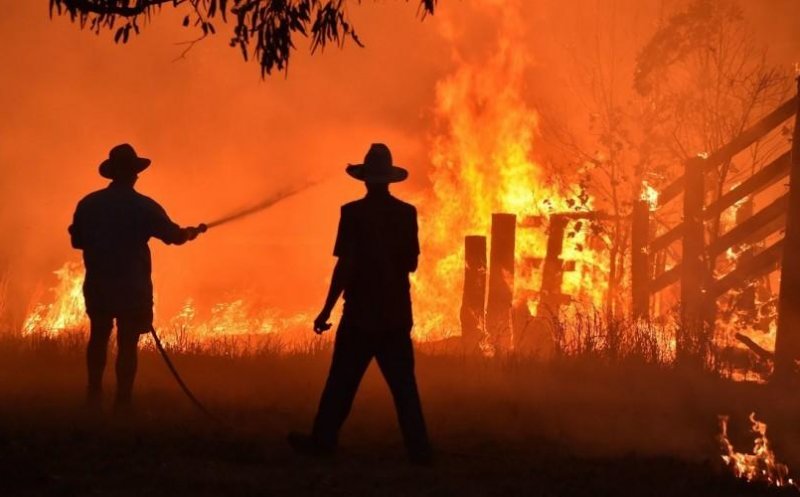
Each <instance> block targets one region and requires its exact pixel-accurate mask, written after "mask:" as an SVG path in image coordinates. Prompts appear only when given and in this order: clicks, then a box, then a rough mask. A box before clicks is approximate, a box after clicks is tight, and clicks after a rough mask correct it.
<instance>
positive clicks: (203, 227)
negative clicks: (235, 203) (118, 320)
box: [149, 182, 316, 424]
mask: <svg viewBox="0 0 800 497" xmlns="http://www.w3.org/2000/svg"><path fill="white" fill-rule="evenodd" d="M315 184H316V182H311V183H306V184H305V185H303V186H301V187H297V188H290V189H286V190H281V191H279V192H278V193H275V194H273V195H271V196H269V197H267V198H265V199H264V200H262V201H261V202H259V203H257V204H255V205H252V206H250V207H246V208H244V209H240V210H238V211H235V212H232V213H230V214H227V215H225V216H222V217H221V218H218V219H216V220H214V221H211V222H209V223H202V224H200V225H198V226H196V227H195V228H192V229H194V230H195V231H196V232H197V233H205V232H206V231H208V230H209V229H210V228H214V227H217V226H221V225H223V224H227V223H230V222H232V221H236V220H239V219H242V218H244V217H247V216H250V215H252V214H255V213H257V212H261V211H264V210H266V209H269V208H270V207H272V206H273V205H275V204H277V203H278V202H280V201H281V200H284V199H286V198H288V197H291V196H293V195H295V194H297V193H299V192H301V191H303V190H306V189H308V188H310V187H311V186H313V185H315ZM149 332H150V336H152V337H153V342H154V343H155V345H156V349H157V350H158V353H159V354H160V355H161V358H162V359H163V360H164V364H166V365H167V368H168V369H169V370H170V372H171V373H172V376H173V377H174V378H175V381H176V382H177V383H178V386H180V387H181V390H183V393H184V394H186V397H188V398H189V400H190V401H191V402H192V405H193V406H194V407H195V408H196V409H197V410H198V411H200V412H201V413H202V414H203V415H204V416H206V417H207V418H209V419H210V420H212V421H214V422H215V423H218V424H224V423H223V422H222V420H221V419H220V418H218V417H217V416H215V415H214V414H213V413H212V412H211V411H209V410H208V408H207V407H206V406H205V405H203V403H202V402H200V401H199V400H198V399H197V397H196V396H195V395H194V393H193V392H192V390H191V389H190V388H189V386H188V385H187V384H186V382H185V381H183V378H182V377H181V374H180V372H179V371H178V368H176V367H175V364H174V363H173V362H172V359H171V358H170V356H169V353H167V349H166V348H165V347H164V345H163V344H162V343H161V339H160V338H159V337H158V333H156V329H155V327H154V326H152V325H150V330H149Z"/></svg>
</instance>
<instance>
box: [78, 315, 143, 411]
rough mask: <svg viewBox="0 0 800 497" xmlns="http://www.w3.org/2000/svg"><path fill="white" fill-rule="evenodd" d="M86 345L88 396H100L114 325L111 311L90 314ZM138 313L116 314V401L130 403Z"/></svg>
mask: <svg viewBox="0 0 800 497" xmlns="http://www.w3.org/2000/svg"><path fill="white" fill-rule="evenodd" d="M89 321H90V323H91V326H90V334H89V345H88V347H87V348H86V367H87V369H88V372H89V389H88V393H89V398H90V400H91V399H99V397H100V395H101V393H102V389H103V371H104V370H105V367H106V356H107V354H108V341H109V338H110V337H111V330H112V328H113V326H114V317H113V316H112V315H104V314H100V315H91V316H90V317H89ZM142 326H143V325H142V320H141V318H140V317H138V316H136V317H118V318H117V364H116V373H117V396H116V401H117V403H129V402H130V400H131V394H132V393H133V380H134V378H135V377H136V365H137V357H136V356H137V349H138V345H139V333H140V332H142V331H143V330H142V329H141V328H142Z"/></svg>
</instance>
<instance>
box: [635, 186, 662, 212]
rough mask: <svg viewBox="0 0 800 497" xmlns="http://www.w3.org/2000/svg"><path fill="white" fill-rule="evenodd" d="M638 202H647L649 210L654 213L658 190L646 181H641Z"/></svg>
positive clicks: (656, 206)
mask: <svg viewBox="0 0 800 497" xmlns="http://www.w3.org/2000/svg"><path fill="white" fill-rule="evenodd" d="M639 199H640V200H643V201H645V202H647V205H648V206H650V210H651V211H654V210H656V209H657V208H658V190H656V189H655V188H654V187H653V185H651V184H650V183H648V182H647V181H642V193H641V195H640V196H639Z"/></svg>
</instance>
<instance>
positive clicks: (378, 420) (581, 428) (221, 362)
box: [0, 339, 800, 497]
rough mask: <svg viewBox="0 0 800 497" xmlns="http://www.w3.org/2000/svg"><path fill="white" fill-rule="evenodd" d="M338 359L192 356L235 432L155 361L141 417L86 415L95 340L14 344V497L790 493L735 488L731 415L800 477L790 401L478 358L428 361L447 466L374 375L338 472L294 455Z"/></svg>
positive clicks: (0, 343)
mask: <svg viewBox="0 0 800 497" xmlns="http://www.w3.org/2000/svg"><path fill="white" fill-rule="evenodd" d="M328 360H329V352H328V351H322V352H315V353H309V354H301V355H290V356H285V355H284V356H282V355H278V354H274V353H261V354H259V355H257V356H254V357H249V358H241V357H240V358H230V357H228V358H226V357H212V356H209V355H179V356H177V357H176V359H175V362H176V364H177V365H178V367H179V368H181V370H182V372H183V373H184V375H185V378H186V380H187V381H188V382H189V383H190V385H192V386H193V387H194V388H195V390H196V393H197V394H198V396H199V397H201V398H202V399H204V400H206V401H207V403H208V404H209V407H210V408H211V409H212V410H213V411H214V412H216V413H218V414H219V416H220V417H222V418H224V420H225V423H226V425H227V427H225V428H219V427H216V426H214V425H213V424H210V423H208V422H206V421H205V420H204V419H203V418H201V417H200V416H198V415H197V414H196V413H195V412H194V411H192V409H191V407H190V405H189V404H188V401H187V400H186V399H185V398H183V397H182V394H181V393H180V392H179V390H178V389H177V386H175V385H174V384H173V383H172V380H171V378H170V377H169V376H168V373H167V372H166V369H165V368H164V366H163V365H162V364H161V363H160V362H159V360H158V358H157V357H156V356H155V355H154V353H153V352H152V351H146V352H145V353H144V354H143V355H142V361H141V365H140V377H139V380H140V381H139V383H138V392H137V393H138V404H137V411H136V415H135V416H134V417H132V418H129V419H121V418H115V417H112V416H106V417H105V418H103V419H101V420H99V421H94V422H93V421H92V420H91V419H90V418H89V417H88V416H87V415H86V413H85V412H84V411H83V410H82V406H81V401H82V393H83V388H82V387H83V370H82V352H81V350H80V347H79V346H78V344H77V343H72V342H67V343H65V342H63V341H62V342H57V343H51V342H39V343H32V342H30V341H25V340H20V339H13V340H10V339H6V340H0V364H2V365H1V366H0V496H46V495H57V496H84V495H86V496H94V495H97V496H127V495H131V496H134V495H147V496H160V495H164V496H183V495H191V496H206V495H208V496H212V495H213V496H222V495H224V496H239V495H243V496H249V495H253V496H271V495H278V496H282V495H291V496H295V495H296V496H305V495H343V496H344V495H346V496H357V495H380V496H395V495H397V496H412V495H431V496H445V497H446V496H448V495H453V496H455V495H458V496H471V495H476V496H478V495H481V496H482V495H491V496H495V495H525V496H536V495H564V496H572V495H586V496H602V495H609V496H621V495H645V496H660V495H665V496H666V495H681V496H692V495H698V496H701V495H726V496H731V495H761V494H766V495H782V494H794V493H793V492H792V491H790V490H787V489H783V490H779V489H768V488H765V487H762V486H759V485H753V484H747V483H744V482H741V481H737V480H735V479H733V478H732V477H730V476H729V475H728V474H727V473H726V472H725V471H724V468H723V467H722V465H721V464H720V461H719V450H718V445H717V443H716V441H715V435H716V434H717V418H716V416H717V414H721V413H727V414H730V415H731V416H732V421H731V431H732V435H733V441H734V443H735V444H736V445H737V449H738V450H750V449H751V448H752V438H753V437H752V436H751V435H749V434H748V433H747V430H746V429H747V426H748V425H747V422H746V415H747V414H748V413H749V412H750V411H751V410H756V411H757V412H758V413H759V415H760V416H759V417H761V418H764V419H765V421H767V422H768V423H769V426H770V428H769V432H768V433H769V434H770V435H772V438H771V440H772V442H773V443H774V446H775V448H776V451H777V453H778V456H779V458H780V459H782V460H783V461H784V462H787V463H788V464H789V467H790V469H791V468H792V467H793V465H794V466H796V467H800V466H798V465H800V444H798V443H797V441H798V440H800V426H798V423H797V422H796V420H797V413H798V412H800V409H798V402H797V401H796V400H795V399H794V398H792V397H791V396H789V395H788V394H786V393H785V392H781V393H775V392H770V391H768V390H767V389H765V388H763V387H756V386H752V385H735V384H731V383H728V382H723V381H720V380H717V379H715V378H713V377H712V376H702V377H698V376H692V377H689V376H686V375H683V374H679V373H677V372H674V371H668V370H663V369H658V368H656V367H652V366H644V365H634V364H627V365H615V366H609V365H606V364H599V363H598V362H597V361H592V360H586V359H584V360H580V361H578V360H571V361H567V362H564V363H559V364H555V365H553V364H551V365H549V366H543V365H541V364H536V363H535V362H531V361H524V360H519V361H516V360H509V359H504V360H493V361H485V360H477V359H468V358H464V357H441V356H431V355H425V354H420V355H419V357H418V367H417V371H418V375H419V381H420V387H421V390H422V397H423V402H424V406H425V410H426V414H427V416H428V422H429V428H430V431H431V433H432V437H433V439H434V442H435V444H436V446H437V448H438V449H439V454H438V459H437V463H436V465H435V466H434V467H432V468H418V467H414V466H410V465H409V464H408V463H406V461H405V459H404V457H403V451H402V446H401V443H400V437H399V433H398V431H397V428H396V426H395V419H394V414H393V412H392V406H391V399H390V397H389V395H388V393H387V391H386V389H385V386H384V385H383V384H382V382H381V379H380V377H379V375H378V374H377V372H376V370H375V369H374V366H373V368H371V369H370V371H369V373H368V375H367V378H366V379H365V382H364V385H363V388H362V391H361V392H360V393H359V397H358V398H357V400H356V405H355V407H354V412H353V415H352V417H351V419H350V420H349V422H348V424H347V426H346V429H345V431H344V433H343V436H342V444H343V450H342V451H341V453H340V454H339V457H338V458H337V459H336V460H335V461H332V462H325V461H315V460H309V459H305V458H303V457H299V456H296V455H295V454H293V453H292V452H291V451H290V450H289V448H288V446H287V445H286V443H285V434H286V433H287V431H288V430H290V429H305V428H307V427H308V425H309V424H310V421H311V417H312V416H313V411H314V408H315V407H316V402H317V398H318V395H319V392H320V388H321V386H322V382H323V381H324V376H325V371H326V368H327V363H328Z"/></svg>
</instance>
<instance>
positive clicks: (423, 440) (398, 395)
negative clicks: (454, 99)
mask: <svg viewBox="0 0 800 497" xmlns="http://www.w3.org/2000/svg"><path fill="white" fill-rule="evenodd" d="M346 171H347V174H349V175H350V176H352V177H353V178H355V179H357V180H360V181H363V182H364V183H366V188H367V194H366V196H365V197H364V198H362V199H360V200H356V201H355V202H350V203H349V204H346V205H344V206H342V210H341V218H340V220H339V232H338V234H337V237H336V244H335V246H334V250H333V255H335V256H336V257H337V258H338V260H337V262H336V267H335V268H334V270H333V277H332V279H331V285H330V290H329V291H328V297H327V299H326V301H325V305H324V306H323V309H322V312H320V314H319V316H318V317H317V319H316V320H315V321H314V331H316V332H317V333H322V332H324V331H325V330H327V329H329V328H330V326H331V325H330V324H328V320H329V319H330V315H331V311H332V310H333V307H334V305H335V304H336V301H337V300H338V298H339V296H340V295H341V294H342V293H344V311H343V313H342V319H341V322H340V323H339V327H338V330H337V332H336V341H335V344H334V351H333V360H332V363H331V369H330V373H329V376H328V381H327V383H326V385H325V389H324V391H323V393H322V399H321V400H320V405H319V411H318V413H317V416H316V419H315V421H314V428H313V431H312V433H311V435H310V436H306V435H301V434H298V433H292V434H291V435H290V438H289V441H290V443H291V444H292V446H293V447H294V448H295V449H297V450H298V451H300V452H304V453H309V454H313V455H331V454H333V452H334V451H335V449H336V445H337V441H338V434H339V430H340V428H341V427H342V424H343V423H344V421H345V418H346V417H347V415H348V413H349V412H350V407H351V405H352V403H353V399H354V398H355V395H356V391H357V390H358V385H359V383H360V382H361V378H362V377H363V375H364V373H365V371H366V370H367V367H368V366H369V363H370V362H371V361H372V359H373V358H375V359H376V360H377V362H378V366H379V367H380V369H381V373H383V376H384V378H385V379H386V382H387V383H388V384H389V388H390V390H391V392H392V396H393V397H394V402H395V407H396V409H397V416H398V420H399V422H400V428H401V430H402V433H403V439H404V441H405V444H406V448H407V450H408V453H409V457H410V458H411V460H412V461H413V462H416V463H428V462H430V459H431V448H430V445H429V442H428V436H427V432H426V429H425V421H424V418H423V414H422V407H421V404H420V399H419V394H418V391H417V383H416V379H415V377H414V351H413V347H412V343H411V327H412V324H413V322H412V315H411V295H410V288H409V273H411V272H413V271H415V270H416V269H417V259H418V256H419V241H418V239H417V211H416V209H415V208H414V206H412V205H410V204H407V203H405V202H403V201H401V200H398V199H397V198H395V197H393V196H392V195H391V194H390V193H389V184H390V183H395V182H399V181H403V180H405V179H406V178H407V177H408V172H407V171H406V170H405V169H403V168H401V167H398V166H396V165H394V164H393V163H392V155H391V152H390V151H389V148H388V147H387V146H386V145H384V144H382V143H376V144H373V145H372V146H371V147H370V149H369V151H368V152H367V155H366V157H365V158H364V163H363V164H357V165H350V166H348V167H347V169H346Z"/></svg>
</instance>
